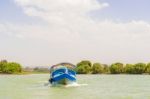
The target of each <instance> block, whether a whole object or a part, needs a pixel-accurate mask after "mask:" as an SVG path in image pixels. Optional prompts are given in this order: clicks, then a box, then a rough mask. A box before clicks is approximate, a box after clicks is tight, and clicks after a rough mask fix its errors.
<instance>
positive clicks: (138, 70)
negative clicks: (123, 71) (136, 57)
mask: <svg viewBox="0 0 150 99" xmlns="http://www.w3.org/2000/svg"><path fill="white" fill-rule="evenodd" d="M145 69H146V64H144V63H137V64H135V65H134V66H133V74H142V73H144V72H145Z"/></svg>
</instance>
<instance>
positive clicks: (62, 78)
mask: <svg viewBox="0 0 150 99" xmlns="http://www.w3.org/2000/svg"><path fill="white" fill-rule="evenodd" d="M75 68H76V66H75V65H73V64H71V63H59V64H56V65H53V66H51V68H50V79H49V82H50V83H51V84H52V85H54V86H55V85H68V84H72V83H75V82H76V72H75Z"/></svg>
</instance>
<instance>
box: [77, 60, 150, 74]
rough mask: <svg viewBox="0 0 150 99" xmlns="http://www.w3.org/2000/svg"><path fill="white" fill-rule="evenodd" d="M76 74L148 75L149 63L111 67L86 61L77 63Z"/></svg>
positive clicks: (149, 71) (115, 64)
mask: <svg viewBox="0 0 150 99" xmlns="http://www.w3.org/2000/svg"><path fill="white" fill-rule="evenodd" d="M75 70H76V72H77V74H150V63H148V64H145V63H136V64H123V63H120V62H117V63H113V64H111V65H107V64H100V63H93V64H92V62H90V61H87V60H84V61H81V62H79V63H77V67H76V69H75Z"/></svg>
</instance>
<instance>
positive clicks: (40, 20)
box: [0, 0, 150, 66]
mask: <svg viewBox="0 0 150 99" xmlns="http://www.w3.org/2000/svg"><path fill="white" fill-rule="evenodd" d="M149 4H150V1H149V0H98V1H97V0H83V1H81V0H76V1H69V0H63V1H61V0H45V1H42V0H39V1H36V0H1V1H0V7H1V9H0V44H1V49H0V59H7V60H9V61H17V62H20V63H21V64H23V65H24V66H35V65H50V64H55V63H58V62H62V61H68V62H73V63H76V62H79V61H80V60H83V59H89V60H92V61H94V62H101V63H108V64H110V63H113V62H117V61H121V62H124V63H136V62H141V61H142V62H149V60H150V56H149V55H148V53H149V50H150V46H149V45H148V43H149V42H150V40H149V36H150V23H149V22H150V18H149V16H150V13H149V11H148V10H149V9H150V6H149ZM39 9H40V10H39Z"/></svg>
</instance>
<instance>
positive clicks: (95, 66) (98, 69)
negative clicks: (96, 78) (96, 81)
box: [92, 63, 103, 74]
mask: <svg viewBox="0 0 150 99" xmlns="http://www.w3.org/2000/svg"><path fill="white" fill-rule="evenodd" d="M92 73H93V74H101V73H103V67H102V65H101V64H100V63H94V64H93V67H92Z"/></svg>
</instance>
